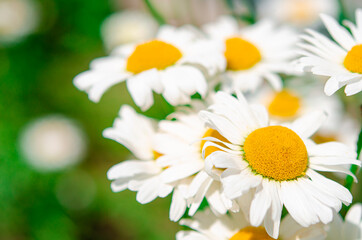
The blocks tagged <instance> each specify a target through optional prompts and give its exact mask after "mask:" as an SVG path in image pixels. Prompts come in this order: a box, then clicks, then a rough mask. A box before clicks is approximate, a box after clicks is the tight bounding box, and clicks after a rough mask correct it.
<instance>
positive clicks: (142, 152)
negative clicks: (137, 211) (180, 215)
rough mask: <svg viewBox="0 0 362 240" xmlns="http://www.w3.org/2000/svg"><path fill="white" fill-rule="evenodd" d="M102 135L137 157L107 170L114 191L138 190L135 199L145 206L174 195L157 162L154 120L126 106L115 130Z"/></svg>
mask: <svg viewBox="0 0 362 240" xmlns="http://www.w3.org/2000/svg"><path fill="white" fill-rule="evenodd" d="M103 136H104V137H106V138H109V139H112V140H114V141H116V142H118V143H120V144H122V145H123V146H125V147H126V148H128V149H129V150H130V151H131V152H132V154H133V155H134V156H135V157H136V159H134V160H126V161H123V162H121V163H118V164H116V165H114V166H113V167H111V168H110V169H109V170H108V173H107V176H108V179H109V180H112V181H113V182H112V183H111V188H112V190H113V191H114V192H120V191H123V190H125V189H127V188H128V189H129V190H131V191H136V192H137V196H136V199H137V201H138V202H140V203H142V204H145V203H149V202H151V201H153V200H154V199H155V198H157V197H166V196H167V195H168V194H170V193H171V192H172V190H173V186H172V185H170V184H167V183H164V182H163V181H162V179H161V176H160V175H161V173H162V172H163V170H164V168H163V167H162V166H161V165H159V164H158V163H157V161H156V160H157V159H158V158H159V157H160V156H161V155H160V153H158V152H156V151H155V147H154V136H155V127H154V122H153V121H152V119H150V118H147V117H145V116H142V115H140V114H137V113H136V112H135V111H134V110H133V109H132V108H131V107H129V106H128V105H124V106H122V107H121V110H120V112H119V118H117V119H116V120H115V121H114V124H113V127H111V128H107V129H105V130H104V131H103Z"/></svg>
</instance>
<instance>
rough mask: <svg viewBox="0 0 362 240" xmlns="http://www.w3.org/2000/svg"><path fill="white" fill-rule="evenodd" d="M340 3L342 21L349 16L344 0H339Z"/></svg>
mask: <svg viewBox="0 0 362 240" xmlns="http://www.w3.org/2000/svg"><path fill="white" fill-rule="evenodd" d="M338 5H339V10H340V11H339V23H342V22H343V20H346V19H348V16H347V12H346V7H345V4H344V2H343V0H338Z"/></svg>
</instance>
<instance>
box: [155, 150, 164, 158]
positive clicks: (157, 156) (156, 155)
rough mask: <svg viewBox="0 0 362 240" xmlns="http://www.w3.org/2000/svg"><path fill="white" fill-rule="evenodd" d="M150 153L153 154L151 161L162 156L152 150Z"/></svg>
mask: <svg viewBox="0 0 362 240" xmlns="http://www.w3.org/2000/svg"><path fill="white" fill-rule="evenodd" d="M152 153H153V159H154V160H156V159H157V158H159V157H161V156H162V155H163V154H162V153H159V152H157V151H155V150H152Z"/></svg>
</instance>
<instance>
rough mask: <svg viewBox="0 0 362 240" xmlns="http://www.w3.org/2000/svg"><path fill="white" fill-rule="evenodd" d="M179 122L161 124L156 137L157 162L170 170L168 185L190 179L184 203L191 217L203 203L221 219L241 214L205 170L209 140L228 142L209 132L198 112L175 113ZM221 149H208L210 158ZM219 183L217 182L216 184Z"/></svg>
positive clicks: (184, 195) (219, 184)
mask: <svg viewBox="0 0 362 240" xmlns="http://www.w3.org/2000/svg"><path fill="white" fill-rule="evenodd" d="M172 116H173V117H174V118H176V120H174V121H171V120H170V121H168V120H164V121H161V122H160V124H159V128H160V133H159V134H157V136H156V144H155V147H156V150H157V151H158V152H160V153H161V154H162V156H161V157H160V158H158V159H157V161H158V162H159V163H160V164H161V165H163V166H167V167H168V168H167V169H165V170H164V171H163V173H162V174H161V176H162V178H163V179H164V181H165V182H174V181H178V180H184V179H188V182H189V184H188V185H187V189H186V191H184V192H183V193H182V194H183V201H185V202H187V204H188V206H189V207H190V209H189V211H188V214H189V215H190V216H192V215H194V214H195V213H196V211H197V210H198V209H199V206H200V204H201V202H202V201H203V199H204V198H205V197H206V200H207V201H208V203H209V206H210V208H211V209H212V210H213V211H214V212H215V213H216V214H218V215H220V214H226V212H227V210H230V209H232V210H238V206H237V204H236V203H235V202H232V201H231V200H229V199H227V198H226V197H225V195H224V194H223V193H222V187H221V183H220V179H219V177H216V179H213V178H212V177H211V176H209V175H208V174H207V173H206V172H205V170H204V160H203V158H202V149H203V146H204V144H205V142H206V141H201V139H202V138H205V137H211V136H212V137H215V138H221V139H220V140H223V141H226V139H225V138H224V137H222V136H221V135H220V134H219V133H218V132H217V131H215V130H213V129H210V128H206V127H205V126H204V123H203V121H202V120H201V119H200V118H199V116H198V114H197V112H193V111H190V112H189V113H177V112H176V113H174V114H172ZM216 150H219V149H218V148H215V149H212V148H211V147H210V148H208V149H207V153H206V155H208V154H210V153H211V152H212V151H216ZM214 180H216V181H214ZM183 214H184V213H183V212H179V215H174V214H171V215H170V219H171V220H178V219H179V218H180V217H181V216H182V215H183Z"/></svg>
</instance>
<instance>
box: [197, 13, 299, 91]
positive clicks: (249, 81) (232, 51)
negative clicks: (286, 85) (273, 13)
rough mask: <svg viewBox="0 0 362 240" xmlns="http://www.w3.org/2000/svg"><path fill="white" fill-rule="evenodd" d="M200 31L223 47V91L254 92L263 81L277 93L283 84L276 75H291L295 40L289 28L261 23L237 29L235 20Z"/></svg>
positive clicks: (226, 20) (217, 23)
mask: <svg viewBox="0 0 362 240" xmlns="http://www.w3.org/2000/svg"><path fill="white" fill-rule="evenodd" d="M203 29H204V31H205V32H206V34H207V35H208V36H209V37H210V38H211V39H215V40H216V41H219V42H221V43H222V44H223V45H224V57H225V60H226V62H227V69H226V79H225V80H224V81H223V82H222V88H223V89H224V90H228V91H231V92H233V91H235V90H241V91H254V90H255V89H257V88H258V87H259V86H260V85H261V83H262V81H263V79H266V80H267V81H268V82H269V83H270V84H271V85H272V86H273V88H274V89H276V90H280V89H281V88H282V81H281V79H280V77H279V76H278V74H277V73H291V72H292V71H291V69H292V68H291V67H290V63H289V62H290V60H291V59H292V58H293V57H294V52H293V51H292V50H293V47H294V44H295V43H296V40H297V38H296V34H295V33H294V32H293V31H292V30H291V29H289V28H286V27H277V26H276V25H275V24H274V23H272V22H271V21H267V20H264V21H260V22H258V23H256V24H254V25H252V26H249V27H244V28H243V29H239V27H238V23H237V21H236V20H235V19H233V18H231V17H221V18H220V19H219V20H218V21H217V22H215V23H211V24H207V25H205V26H204V28H203ZM265 39H268V40H267V41H266V40H265Z"/></svg>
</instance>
